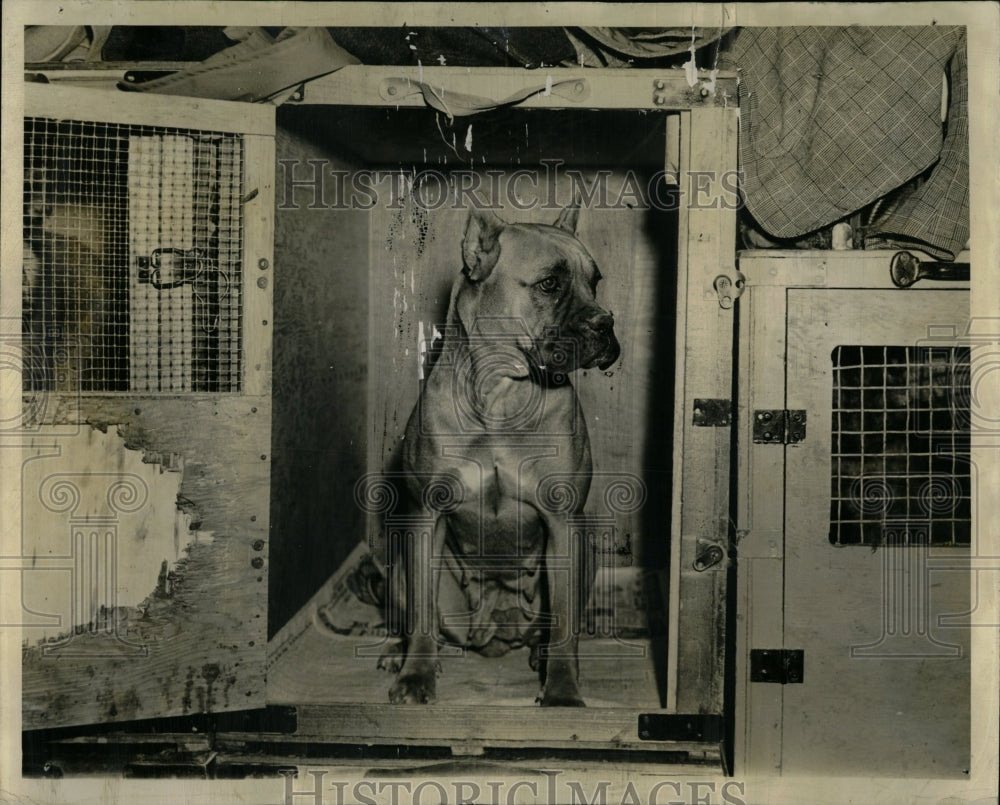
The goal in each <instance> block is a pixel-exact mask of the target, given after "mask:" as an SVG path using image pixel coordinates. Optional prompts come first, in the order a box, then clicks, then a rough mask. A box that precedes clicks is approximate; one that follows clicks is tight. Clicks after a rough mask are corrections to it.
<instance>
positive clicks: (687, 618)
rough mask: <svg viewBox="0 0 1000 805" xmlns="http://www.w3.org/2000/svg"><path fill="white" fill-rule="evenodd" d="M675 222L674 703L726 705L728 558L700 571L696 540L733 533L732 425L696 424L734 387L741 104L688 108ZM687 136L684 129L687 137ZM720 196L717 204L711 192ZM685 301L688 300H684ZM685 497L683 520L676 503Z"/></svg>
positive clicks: (707, 707)
mask: <svg viewBox="0 0 1000 805" xmlns="http://www.w3.org/2000/svg"><path fill="white" fill-rule="evenodd" d="M682 126H684V128H683V130H682V135H681V136H682V140H683V141H684V142H686V144H685V145H684V147H683V149H682V160H681V189H682V190H683V192H684V195H682V203H681V207H680V222H679V233H680V234H679V242H678V248H679V254H678V266H679V269H680V271H679V273H680V274H681V275H682V276H683V277H684V279H682V280H681V283H682V284H681V285H680V286H679V289H678V300H679V301H678V343H677V346H676V351H677V355H678V357H679V360H678V379H677V387H678V389H682V390H683V391H682V393H681V394H679V395H678V397H677V401H676V404H675V410H674V423H675V439H674V471H675V473H676V472H677V471H678V470H681V472H682V473H683V474H682V481H681V484H680V485H679V486H681V490H680V494H681V497H680V498H679V499H675V517H674V524H675V528H674V530H673V533H672V539H673V550H674V561H673V565H672V566H673V567H674V568H676V570H675V571H674V572H675V574H677V576H678V578H677V581H678V583H679V585H680V586H679V590H680V593H679V594H680V599H681V600H682V601H683V606H682V607H680V612H679V621H678V623H677V626H676V629H675V631H674V633H675V634H677V635H679V645H678V648H677V665H676V668H677V702H676V706H677V709H678V710H680V711H681V712H715V713H717V712H721V711H722V679H723V668H722V664H723V657H724V651H725V648H724V642H725V636H724V635H725V625H724V618H725V610H724V603H723V602H724V598H725V563H720V564H719V565H717V566H716V567H715V568H713V569H710V570H708V571H705V572H702V573H699V572H697V571H695V570H693V569H692V565H693V563H694V559H695V556H696V554H697V550H698V540H699V539H709V540H713V541H718V542H720V543H722V544H723V545H725V544H726V542H727V540H728V532H729V525H728V523H729V450H730V447H729V439H730V428H728V427H720V428H701V427H695V426H694V425H693V424H692V419H691V418H692V412H693V409H694V400H695V399H696V398H725V399H728V398H730V397H731V395H732V377H731V372H732V345H733V318H732V310H724V309H722V308H721V307H720V305H719V300H718V296H717V295H716V293H715V291H714V289H713V281H714V278H715V277H716V276H717V275H718V274H721V273H728V274H730V275H731V274H732V272H733V270H734V268H735V242H736V231H735V228H736V216H735V210H733V209H732V208H731V206H729V207H727V206H726V205H727V204H731V201H732V200H731V199H730V200H726V199H725V198H720V192H721V186H720V181H721V179H722V176H723V175H724V174H725V172H726V171H730V170H733V169H734V168H735V163H736V129H737V118H736V115H735V110H733V109H724V108H714V109H704V110H698V111H692V112H691V113H690V116H689V120H688V121H686V122H682ZM685 135H686V136H685ZM702 171H704V172H709V173H710V176H711V179H710V187H711V189H710V191H709V193H708V194H707V195H706V194H704V193H698V192H697V190H698V187H699V182H700V181H701V180H699V179H698V178H697V174H696V172H702ZM713 198H714V199H715V200H716V201H715V203H714V204H712V199H713ZM681 308H683V309H681ZM678 505H679V506H680V518H679V525H680V528H679V529H677V528H676V525H677V516H676V510H677V509H676V507H677V506H678Z"/></svg>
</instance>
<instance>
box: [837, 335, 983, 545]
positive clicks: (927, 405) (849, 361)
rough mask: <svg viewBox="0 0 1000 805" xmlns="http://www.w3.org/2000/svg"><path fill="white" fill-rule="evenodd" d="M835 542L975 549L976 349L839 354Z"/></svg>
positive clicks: (846, 349)
mask: <svg viewBox="0 0 1000 805" xmlns="http://www.w3.org/2000/svg"><path fill="white" fill-rule="evenodd" d="M832 359H833V417H832V445H831V448H832V450H831V453H832V492H831V508H830V541H831V542H832V543H834V544H835V545H868V546H871V547H877V546H879V545H883V544H909V543H912V542H921V543H923V542H926V541H929V542H930V543H931V544H934V545H968V544H969V542H970V532H971V476H970V465H969V447H970V445H969V399H970V396H969V349H968V348H967V347H937V346H935V347H920V346H838V347H836V348H835V349H834V350H833V353H832Z"/></svg>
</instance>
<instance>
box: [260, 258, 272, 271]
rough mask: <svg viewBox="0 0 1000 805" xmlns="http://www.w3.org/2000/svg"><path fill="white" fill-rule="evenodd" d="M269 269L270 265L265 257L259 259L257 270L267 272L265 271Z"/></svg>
mask: <svg viewBox="0 0 1000 805" xmlns="http://www.w3.org/2000/svg"><path fill="white" fill-rule="evenodd" d="M270 267H271V264H270V263H269V262H268V261H267V258H266V257H261V258H260V260H258V261H257V268H259V269H260V270H261V271H267V269H268V268H270Z"/></svg>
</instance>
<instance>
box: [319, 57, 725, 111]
mask: <svg viewBox="0 0 1000 805" xmlns="http://www.w3.org/2000/svg"><path fill="white" fill-rule="evenodd" d="M421 82H423V83H426V84H428V85H430V86H431V87H433V88H435V89H436V90H437V91H438V92H439V93H440V94H441V95H443V96H444V98H445V101H446V102H447V96H448V94H451V93H458V94H461V95H467V96H473V97H476V98H479V99H482V100H486V101H489V100H493V101H503V100H505V99H507V98H510V97H513V96H515V95H517V94H519V93H522V92H523V91H524V90H526V89H532V88H533V89H537V90H538V92H537V94H534V95H532V96H530V97H528V98H526V99H525V100H524V101H523V102H522V103H520V104H519V105H520V106H524V107H527V108H548V109H560V108H572V107H583V108H587V107H589V106H598V107H600V108H602V109H662V110H668V109H692V108H697V109H700V108H711V107H725V106H730V107H734V106H735V105H736V75H735V74H734V73H731V72H725V71H719V72H717V73H716V74H715V76H714V77H712V76H711V75H710V74H709V73H708V72H707V71H704V70H701V71H699V73H698V77H697V79H696V80H695V82H694V84H693V85H692V84H689V83H688V80H687V75H686V73H685V72H684V71H683V70H645V69H635V70H629V71H627V72H623V71H621V70H614V69H581V70H571V69H566V68H558V69H554V70H544V69H542V70H530V71H526V70H522V69H521V68H502V67H479V68H467V67H438V66H425V67H420V68H417V67H403V66H397V67H381V66H372V65H348V66H346V67H344V68H342V69H340V70H338V71H337V72H335V73H331V74H330V75H326V76H321V77H320V78H317V79H314V80H313V81H310V82H308V83H307V84H306V88H305V93H304V102H305V103H310V104H351V105H359V106H424V105H425V101H424V97H423V95H422V94H421V92H420V90H419V84H420V83H421ZM547 86H548V87H550V89H549V90H548V91H546V87H547Z"/></svg>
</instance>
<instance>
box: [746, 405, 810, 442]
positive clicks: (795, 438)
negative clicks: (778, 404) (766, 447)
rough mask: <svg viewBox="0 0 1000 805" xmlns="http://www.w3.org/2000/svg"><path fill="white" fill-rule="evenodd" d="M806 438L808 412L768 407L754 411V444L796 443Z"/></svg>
mask: <svg viewBox="0 0 1000 805" xmlns="http://www.w3.org/2000/svg"><path fill="white" fill-rule="evenodd" d="M805 438H806V412H805V411H803V410H801V409H795V410H792V411H790V410H788V409H787V408H768V409H762V410H757V411H754V415H753V442H754V444H796V443H798V442H801V441H802V440H803V439H805Z"/></svg>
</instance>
